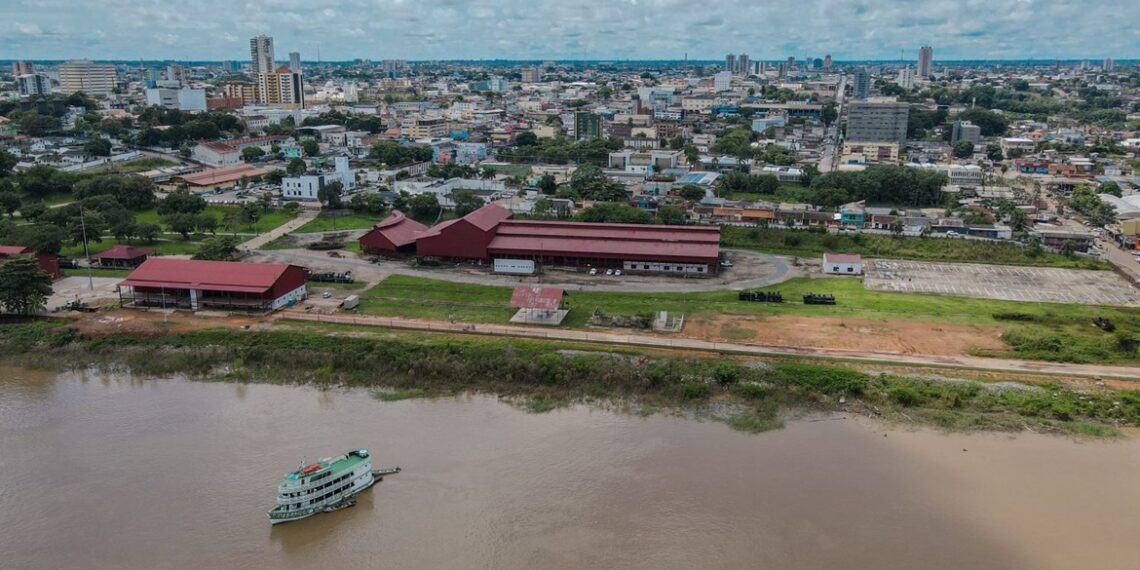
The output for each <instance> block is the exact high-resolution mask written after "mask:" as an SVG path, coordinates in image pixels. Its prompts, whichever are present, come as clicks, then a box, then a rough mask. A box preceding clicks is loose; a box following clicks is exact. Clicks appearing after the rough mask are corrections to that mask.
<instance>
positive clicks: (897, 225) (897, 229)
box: [890, 220, 903, 237]
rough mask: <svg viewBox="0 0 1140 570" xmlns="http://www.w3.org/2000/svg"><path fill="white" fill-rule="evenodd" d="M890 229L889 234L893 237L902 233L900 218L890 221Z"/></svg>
mask: <svg viewBox="0 0 1140 570" xmlns="http://www.w3.org/2000/svg"><path fill="white" fill-rule="evenodd" d="M890 230H891V235H893V236H895V237H899V236H901V235H902V233H903V223H902V220H895V221H893V222H891V225H890Z"/></svg>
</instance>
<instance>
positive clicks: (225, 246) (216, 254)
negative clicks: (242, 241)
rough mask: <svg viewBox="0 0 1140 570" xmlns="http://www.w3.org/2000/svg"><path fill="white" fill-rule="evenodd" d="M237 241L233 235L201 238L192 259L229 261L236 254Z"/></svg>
mask: <svg viewBox="0 0 1140 570" xmlns="http://www.w3.org/2000/svg"><path fill="white" fill-rule="evenodd" d="M237 244H238V241H237V239H236V238H234V237H233V236H214V237H209V238H206V239H204V240H202V245H201V246H199V247H198V251H197V252H196V253H194V259H208V260H213V261H230V260H232V259H235V258H237V256H238V248H237Z"/></svg>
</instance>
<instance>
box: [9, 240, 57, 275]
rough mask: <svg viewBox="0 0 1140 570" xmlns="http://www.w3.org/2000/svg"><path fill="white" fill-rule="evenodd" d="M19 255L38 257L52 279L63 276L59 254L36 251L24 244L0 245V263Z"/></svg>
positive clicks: (38, 260) (37, 260) (37, 259)
mask: <svg viewBox="0 0 1140 570" xmlns="http://www.w3.org/2000/svg"><path fill="white" fill-rule="evenodd" d="M18 255H27V256H31V257H34V258H36V263H39V264H40V267H41V268H42V269H43V270H44V272H45V273H47V274H48V275H50V276H51V278H52V279H59V278H61V277H63V271H62V270H61V269H60V268H59V256H58V255H51V254H46V253H36V252H35V250H33V249H32V248H30V247H24V246H22V245H0V265H3V264H4V262H5V261H6V260H8V259H11V258H13V257H15V256H18Z"/></svg>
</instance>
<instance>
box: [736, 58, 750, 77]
mask: <svg viewBox="0 0 1140 570" xmlns="http://www.w3.org/2000/svg"><path fill="white" fill-rule="evenodd" d="M736 61H737V63H736V69H737V71H739V72H740V74H741V75H743V76H745V77H747V76H748V74H750V73H752V70H751V69H749V65H750V63H749V62H748V54H746V53H742V54H740V56H739V57H737V58H736Z"/></svg>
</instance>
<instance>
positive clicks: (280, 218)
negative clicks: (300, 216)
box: [135, 205, 296, 233]
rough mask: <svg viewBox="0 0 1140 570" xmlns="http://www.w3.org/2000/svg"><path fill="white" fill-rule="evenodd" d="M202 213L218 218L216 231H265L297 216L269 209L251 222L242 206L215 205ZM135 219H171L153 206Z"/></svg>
mask: <svg viewBox="0 0 1140 570" xmlns="http://www.w3.org/2000/svg"><path fill="white" fill-rule="evenodd" d="M200 214H205V215H208V216H211V217H213V218H214V219H215V220H217V230H216V231H217V232H218V233H230V232H239V233H265V232H267V231H269V230H272V229H273V228H276V227H277V226H280V225H282V224H284V223H286V222H288V221H289V220H292V219H293V218H294V217H296V214H291V213H289V212H287V211H285V210H269V211H263V212H262V213H261V214H260V215H259V217H258V219H257V222H256V223H250V222H249V221H248V218H245V219H243V218H242V216H241V215H240V214H241V208H238V207H234V206H213V205H211V206H206V207H205V208H204V209H203V210H202V211H201V212H200ZM135 221H136V222H137V223H139V224H159V225H161V226H163V227H166V225H167V223H168V221H169V220H167V219H165V218H164V217H163V216H162V215H161V214H159V213H158V210H157V209H153V208H152V209H149V210H144V211H141V212H139V213H138V214H137V215H136V216H135Z"/></svg>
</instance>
